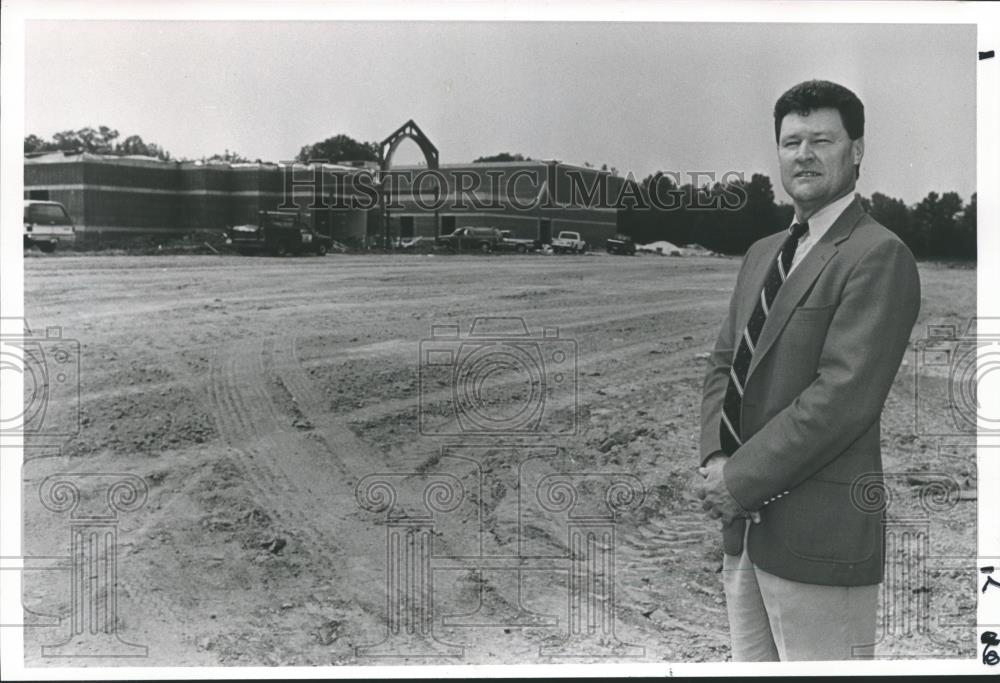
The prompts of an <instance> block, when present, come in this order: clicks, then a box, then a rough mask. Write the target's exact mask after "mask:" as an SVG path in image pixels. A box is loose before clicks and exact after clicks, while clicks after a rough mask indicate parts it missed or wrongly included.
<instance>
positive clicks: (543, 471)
mask: <svg viewBox="0 0 1000 683" xmlns="http://www.w3.org/2000/svg"><path fill="white" fill-rule="evenodd" d="M737 267H738V261H737V260H734V259H725V258H708V257H704V258H698V257H692V258H684V259H681V258H665V257H652V256H645V257H634V258H629V257H612V256H607V255H603V254H594V255H589V256H581V257H569V256H566V257H551V256H550V257H546V256H530V255H529V256H486V257H471V256H459V257H447V256H419V255H412V256H344V255H340V256H328V257H325V258H319V257H310V258H288V259H278V258H242V257H236V256H219V257H215V256H176V257H126V256H57V257H55V258H35V257H32V258H26V259H25V292H26V301H25V307H26V311H27V316H28V318H27V319H28V322H29V324H30V325H32V326H33V327H34V328H36V329H38V328H41V329H44V328H45V327H46V326H49V325H59V326H61V327H62V328H63V334H64V336H66V337H71V338H75V339H77V340H79V342H80V345H81V359H80V379H81V395H80V402H79V409H80V421H81V429H80V432H79V434H78V435H77V436H75V437H74V438H71V439H69V440H68V441H66V442H65V444H64V446H63V450H62V452H61V454H59V455H52V452H51V451H46V450H44V449H41V448H35V449H32V450H29V451H28V453H27V457H28V458H29V459H28V460H27V462H26V463H25V467H24V479H25V484H24V507H25V511H26V518H25V527H24V534H25V539H26V551H25V552H26V554H27V555H38V556H42V555H44V556H66V555H68V554H69V536H70V534H69V529H70V526H71V522H72V521H73V520H72V519H71V518H70V513H69V512H62V513H57V512H53V511H52V510H50V509H48V508H46V507H43V506H42V504H41V503H40V502H39V501H40V496H39V487H41V486H42V484H43V481H44V480H45V478H46V477H47V476H49V475H51V474H53V473H65V472H70V473H102V474H116V473H120V474H133V475H137V476H138V477H141V478H142V479H143V480H144V481H145V484H146V486H147V487H148V497H147V498H146V500H145V502H144V504H142V505H141V507H139V508H138V509H137V510H134V511H124V512H121V513H119V515H118V527H117V528H118V532H117V533H118V536H117V575H118V591H117V600H118V634H119V636H120V638H121V640H123V641H126V642H129V643H133V644H140V645H145V646H147V647H148V653H147V656H146V657H145V658H140V659H111V658H109V657H107V656H100V657H96V658H92V659H83V658H80V657H72V658H69V659H58V658H52V657H48V656H41V651H40V646H41V645H45V644H56V643H59V642H60V641H63V640H65V638H66V634H67V630H66V629H67V628H68V622H69V619H68V618H64V619H63V621H62V624H61V625H59V626H51V627H33V628H27V629H25V642H26V658H27V660H28V661H29V662H30V663H32V664H36V665H43V666H45V665H60V666H65V665H85V664H102V665H114V664H122V665H169V664H187V665H195V664H230V665H278V664H297V665H323V664H331V663H332V664H401V663H465V664H490V663H497V664H499V663H552V662H559V661H574V662H580V661H600V660H601V659H602V658H605V657H611V658H613V659H618V660H621V661H627V660H634V661H653V662H659V661H721V660H724V659H726V658H727V657H728V636H727V627H726V617H725V604H724V601H723V597H722V592H721V584H720V576H719V571H720V568H721V547H720V537H719V534H718V532H717V529H716V528H715V523H714V522H712V521H711V520H709V519H707V517H705V516H704V515H703V514H702V513H701V512H700V509H699V507H698V506H697V505H696V504H695V502H694V501H693V500H692V498H691V497H690V495H689V494H688V493H687V491H688V479H689V477H690V476H691V475H692V473H693V470H694V467H695V464H696V460H697V437H698V410H699V403H700V386H701V381H702V376H703V373H704V360H703V354H704V353H705V352H707V351H708V350H709V349H710V347H711V344H712V342H713V341H714V337H715V334H716V332H717V329H718V325H719V323H720V321H721V318H722V316H723V313H724V310H725V307H726V305H727V302H728V296H729V293H730V290H731V287H732V286H733V283H734V279H735V275H736V270H737ZM921 276H922V281H923V292H924V303H923V307H922V311H921V319H920V321H919V322H918V325H917V326H916V328H915V330H914V335H913V341H914V342H917V341H919V340H920V339H922V338H923V336H924V334H925V330H926V325H927V324H930V323H934V324H941V323H950V324H956V325H960V326H963V328H964V325H965V324H966V323H967V321H968V319H969V317H970V316H972V315H974V313H975V270H973V269H956V268H949V267H945V266H940V265H926V266H922V267H921ZM483 316H493V317H522V318H523V319H524V322H525V323H526V324H527V326H528V327H529V328H530V333H531V334H532V335H533V337H532V338H531V339H524V338H521V339H520V341H518V340H516V339H515V340H513V341H510V340H508V341H507V343H500V342H502V341H503V340H502V339H500V338H498V337H497V334H498V329H497V326H499V325H500V323H499V322H495V321H494V322H491V323H489V325H487V327H486V328H481V329H488V332H489V333H488V334H487V335H485V337H483V338H484V339H494V340H499V341H495V342H493V345H492V346H488V345H480V346H475V345H473V344H472V342H471V341H469V340H466V341H465V342H464V346H463V342H462V341H460V340H459V339H456V338H454V337H449V336H447V334H449V333H450V332H449V330H448V329H447V328H445V329H443V330H439V332H443V333H444V334H439V335H438V336H436V337H433V338H432V336H431V332H432V330H431V326H432V324H433V325H458V326H459V329H460V330H461V333H462V335H463V336H464V335H466V334H467V333H468V332H469V325H470V324H471V323H472V321H473V319H474V318H476V317H483ZM491 326H492V327H491ZM508 327H509V325H508ZM544 328H556V329H557V334H556V333H555V332H554V331H550V333H549V335H550V336H548V337H545V336H544V333H543V329H544ZM557 351H558V352H559V353H561V354H562V355H559V354H557V353H556V352H557ZM476 354H478V356H477V355H476ZM504 354H506V355H504ZM464 360H468V361H469V362H468V363H467V365H468V366H469V367H472V368H473V370H472V371H470V372H468V373H466V374H461V373H459V374H460V380H459V384H460V386H459V388H458V390H457V391H455V392H453V391H452V384H453V383H454V382H453V380H452V373H453V372H454V371H455V368H456V367H457V366H459V365H461V362H462V361H464ZM477 363H478V365H477ZM924 370H925V369H924V367H923V365H922V364H921V362H920V361H919V358H918V354H917V353H916V351H914V352H913V353H910V354H908V356H907V360H906V365H904V366H903V368H901V370H900V374H899V376H898V377H897V381H896V384H895V387H894V389H893V391H892V393H891V394H890V397H889V400H888V404H887V408H886V412H885V414H884V417H883V437H884V439H883V443H884V456H883V457H884V461H885V467H886V470H887V472H890V473H892V474H890V476H889V481H888V483H889V489H890V493H892V504H891V505H890V508H889V516H890V519H891V520H895V519H899V520H910V521H908V522H906V524H909V525H910V526H906V524H904V525H903V526H900V527H898V528H899V529H909V533H910V535H909V536H906V538H905V539H904V540H902V541H899V538H902V536H899V535H897V536H893V539H894V540H893V544H892V545H891V546H890V553H889V554H890V580H889V583H887V584H886V586H887V587H886V588H885V589H884V590H883V597H884V599H883V609H882V612H883V616H884V618H885V622H884V628H883V629H882V630H883V631H884V632H885V637H884V638H883V639H882V640H881V641H880V642H879V643H878V646H877V651H878V654H879V655H880V656H910V657H913V656H938V657H941V656H964V657H968V656H971V654H972V653H973V650H974V647H975V640H974V639H975V633H974V630H973V628H972V626H973V624H974V620H975V617H974V604H975V598H976V590H977V587H976V580H977V574H976V572H975V569H974V557H973V553H974V549H975V524H974V521H975V517H974V516H975V502H974V500H975V491H976V479H975V461H974V457H973V452H972V450H971V449H970V448H969V447H968V443H969V442H968V439H963V438H961V437H957V438H939V437H933V438H932V437H929V436H924V432H929V433H935V434H937V433H954V432H955V431H956V430H955V429H954V428H952V426H951V425H950V423H949V419H950V418H949V413H948V412H947V411H946V410H944V408H945V407H946V406H947V405H948V398H947V397H948V393H947V386H948V376H947V372H944V371H941V370H940V369H938V370H936V371H933V372H932V371H931V370H927V371H926V372H925V371H924ZM532 373H535V374H532ZM480 380H481V381H480ZM918 386H919V391H920V392H921V395H920V398H919V399H915V396H914V392H915V391H917V389H918ZM61 400H63V401H64V402H66V403H69V402H70V399H69V398H63V399H61ZM66 407H67V406H65V405H61V406H51V411H50V413H49V414H47V415H46V419H47V420H49V419H50V418H51V420H57V419H63V418H65V416H66V414H67V413H66ZM574 409H575V410H574ZM463 419H464V420H465V421H462V420H463ZM484 429H486V430H490V429H492V430H493V431H500V432H505V433H503V434H500V435H497V434H484V433H483V430H484ZM942 444H954V445H947V446H942ZM941 477H946V478H947V481H949V482H950V481H955V482H957V488H955V487H954V486H953V485H950V484H949V485H948V486H945V487H944V488H943V489H941V488H939V489H938V490H937V492H938V494H941V495H939V496H938V498H936V499H934V500H935V501H936V502H937V506H936V507H933V506H932V508H931V509H930V511H928V510H929V508H927V507H926V506H925V507H921V501H922V500H924V502H926V500H925V499H924V498H921V493H922V492H925V493H926V491H927V490H928V489H927V487H928V486H931V487H932V488H933V485H934V482H935V481H937V480H938V479H940V478H941ZM936 478H937V479H936ZM99 479H101V478H100V477H89V478H84V479H81V481H84V484H81V490H82V492H83V493H82V496H83V499H84V500H85V502H87V503H88V504H91V503H92V504H93V505H96V506H97V507H100V504H101V503H102V501H103V500H104V498H100V496H103V495H104V494H103V493H100V492H98V491H97V490H96V489H94V490H93V491H91V490H90V489H87V488H86V487H87V486H96V483H95V482H97V481H98V480H99ZM105 479H107V477H105ZM378 482H382V483H381V484H380V483H378ZM949 486H950V488H949ZM609 487H610V488H609ZM942 491H943V493H942ZM942 496H943V499H942ZM925 498H926V497H925ZM970 501H971V502H970ZM140 502H142V501H140ZM363 504H364V505H365V507H363V506H362V505H363ZM387 505H388V508H387V509H386V506H387ZM615 506H617V507H615ZM612 507H614V508H615V509H616V510H617V512H616V513H615V514H614V515H613V516H612V514H611V512H610V511H611V509H612ZM914 519H916V520H917V521H916V522H914V521H913V520H914ZM921 520H923V521H921ZM77 521H79V520H77ZM914 530H916V531H914ZM921 530H922V531H921ZM921 533H922V534H926V538H927V539H928V543H929V545H928V548H929V550H928V551H927V552H926V553H922V554H920V557H919V558H917V559H916V560H913V559H912V554H907V553H909V552H910V551H909V550H908V549H909V548H911V545H908V544H910V543H911V542H913V543H916V541H914V539H915V538H917V536H919V535H920V534H921ZM913 534H916V536H915V535H913ZM901 553H902V554H901ZM424 558H429V560H428V561H426V562H422V559H424ZM581 558H583V559H582V560H581ZM907 558H911V559H907ZM941 558H946V559H941ZM965 558H969V559H967V560H966V559H965ZM584 560H585V561H584ZM914 562H920V564H919V566H917V565H915V564H914ZM394 563H398V564H394ZM389 566H393V567H396V568H397V569H398V571H390V570H388V569H387V567H389ZM428 571H429V573H428ZM921 576H926V577H927V578H926V580H923V579H921V578H919V577H921ZM24 577H25V593H24V604H25V607H26V608H27V609H28V610H30V612H29V613H27V618H29V619H32V620H38V619H41V620H44V618H45V617H44V616H39V615H49V616H62V617H68V616H69V615H70V612H71V607H70V605H71V591H70V578H69V572H67V571H27V572H25V573H24ZM900 577H902V578H900ZM897 581H902V583H897ZM421 586H423V587H425V588H426V587H427V586H432V587H433V592H430V591H427V590H424V589H422V588H421ZM387 594H388V595H389V597H390V598H393V596H402V598H401V599H399V600H397V599H395V598H393V599H388V600H387ZM92 609H97V608H92ZM88 614H89V613H88ZM411 615H412V616H411ZM817 617H818V618H821V615H817ZM387 619H388V622H387ZM588 624H589V625H591V626H590V627H588ZM388 626H392V627H393V628H395V627H396V626H398V628H396V629H395V631H396V632H395V633H393V632H392V630H393V629H392V628H390V629H389V630H388V631H387V627H388ZM428 634H431V635H428ZM387 636H391V637H387ZM422 636H425V637H422ZM83 641H86V642H84V643H83V645H82V646H83V647H92V648H95V649H94V650H93V652H92V654H94V655H107V654H109V651H107V650H106V649H102V648H104V647H106V646H105V645H102V644H101V643H97V644H94V642H95V641H94V640H93V639H88V638H83ZM369 646H375V647H373V648H370V647H369ZM120 652H124V653H126V654H128V653H132V654H135V651H129V650H124V649H123V650H121V651H120ZM425 655H427V656H425ZM565 657H570V659H568V660H567V659H565Z"/></svg>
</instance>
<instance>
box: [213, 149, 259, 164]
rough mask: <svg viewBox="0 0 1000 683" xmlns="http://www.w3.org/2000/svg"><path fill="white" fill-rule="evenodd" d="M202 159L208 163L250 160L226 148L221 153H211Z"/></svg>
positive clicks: (233, 162) (236, 162)
mask: <svg viewBox="0 0 1000 683" xmlns="http://www.w3.org/2000/svg"><path fill="white" fill-rule="evenodd" d="M204 161H207V162H208V163H213V162H221V163H226V164H243V163H247V162H248V161H250V159H248V158H247V157H245V156H243V155H242V154H240V153H238V152H236V151H232V152H230V151H229V150H228V149H227V150H226V151H225V152H223V153H222V154H213V155H212V156H210V157H207V158H205V159H204Z"/></svg>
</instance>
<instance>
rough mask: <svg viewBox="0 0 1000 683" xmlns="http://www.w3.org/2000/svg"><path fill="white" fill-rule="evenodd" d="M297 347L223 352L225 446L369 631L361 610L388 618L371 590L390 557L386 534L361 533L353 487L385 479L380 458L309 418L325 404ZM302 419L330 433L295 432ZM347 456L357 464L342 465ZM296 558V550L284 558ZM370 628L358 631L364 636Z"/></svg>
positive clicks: (218, 401)
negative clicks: (363, 480)
mask: <svg viewBox="0 0 1000 683" xmlns="http://www.w3.org/2000/svg"><path fill="white" fill-rule="evenodd" d="M292 348H293V347H292V346H291V345H290V344H289V343H287V342H286V340H284V339H282V338H279V339H270V340H268V341H266V342H265V343H261V342H260V341H257V340H253V339H246V340H242V341H238V342H234V343H233V344H232V345H230V346H229V347H226V348H223V349H219V351H218V353H217V354H216V358H215V360H214V361H213V364H212V367H213V370H214V371H213V372H211V373H210V375H211V384H212V388H211V391H210V395H211V397H212V400H213V413H214V414H215V415H216V417H217V420H218V422H219V428H220V433H221V434H222V435H223V439H224V440H225V441H226V442H227V444H228V445H229V448H230V449H231V451H232V452H233V453H234V455H235V456H236V458H237V462H238V463H239V465H240V467H241V469H242V470H243V471H244V472H246V474H247V476H248V478H249V479H251V480H252V482H253V484H254V487H253V488H254V489H255V490H256V493H257V495H258V496H259V500H258V503H259V504H260V505H261V506H262V507H263V508H264V509H265V510H267V512H268V513H269V514H270V515H272V517H273V519H274V521H275V522H276V523H277V525H279V526H280V527H281V528H282V530H283V532H284V533H285V534H287V535H288V536H289V537H290V538H294V539H297V540H298V544H297V545H298V546H299V547H298V549H297V550H299V551H301V552H302V553H303V554H304V557H305V558H306V561H307V562H308V566H309V567H310V570H309V571H310V573H311V575H312V576H313V577H314V579H315V580H316V581H317V582H318V583H321V584H329V585H337V586H338V587H339V590H340V591H341V595H340V596H339V597H340V598H341V599H342V600H346V601H347V603H350V604H351V605H352V608H351V609H348V611H347V612H342V613H341V616H340V617H339V618H341V619H346V621H345V623H350V621H351V620H354V621H356V622H363V623H364V622H365V621H366V620H365V618H364V617H363V616H362V615H359V614H358V613H357V612H356V611H353V610H358V609H360V610H361V611H362V612H363V613H366V614H372V615H380V614H381V613H382V612H384V604H385V597H384V595H382V594H381V591H380V590H377V589H376V590H375V591H373V590H372V586H371V577H372V576H378V574H376V573H375V572H378V571H380V570H381V568H380V567H377V566H374V565H373V562H376V561H377V560H379V559H382V558H383V555H384V550H381V549H379V548H377V545H376V544H379V543H382V542H383V541H384V539H383V535H380V534H378V533H373V534H371V535H366V534H364V533H359V532H360V529H359V522H358V520H357V517H358V516H359V515H360V513H361V510H360V509H359V508H358V507H357V503H356V500H355V496H354V488H353V486H354V481H353V479H354V478H355V477H357V476H359V475H360V476H363V474H361V473H362V472H363V473H364V474H367V473H368V472H369V471H377V469H378V466H377V463H379V462H380V461H381V456H378V459H377V460H375V459H373V460H371V461H369V462H366V461H365V459H366V458H371V457H373V456H374V455H375V453H374V451H373V450H372V449H370V448H367V447H364V445H363V444H362V443H361V442H360V441H359V440H357V439H356V438H355V437H354V436H353V434H352V435H350V436H351V438H350V439H349V440H346V441H344V443H347V444H350V448H348V449H346V450H345V449H343V448H341V447H340V446H341V444H340V442H339V441H337V439H338V438H340V437H342V436H344V434H343V431H342V430H341V429H339V428H337V427H336V425H332V426H331V425H330V424H329V423H328V421H323V419H322V418H323V417H324V416H323V415H321V414H320V413H318V412H315V411H313V410H309V411H302V410H301V407H302V406H305V407H307V408H309V407H311V406H317V405H321V403H319V402H318V397H317V396H316V395H315V392H314V390H313V389H312V388H311V386H310V383H309V380H308V377H304V376H302V375H300V374H299V373H300V372H301V368H300V367H299V366H298V364H297V363H295V362H294V355H291V356H289V353H290V352H291V350H292ZM265 358H267V359H269V360H270V361H271V363H270V366H268V365H267V364H265ZM303 374H304V373H303ZM282 390H283V391H285V392H287V393H288V396H289V397H290V399H291V400H292V406H290V409H289V410H283V409H282V408H281V406H280V402H281V401H280V399H281V396H280V393H279V392H280V391H282ZM275 394H277V396H276V395H275ZM276 399H277V400H278V403H276ZM297 412H300V413H301V415H302V416H305V417H306V418H307V419H309V420H315V421H316V423H317V424H319V425H320V427H321V428H320V429H319V430H317V429H315V428H313V429H312V430H308V431H305V430H302V429H301V428H297V427H295V426H293V422H294V421H295V419H296V417H298V416H297V415H296V414H295V413H297ZM317 432H318V434H317ZM328 439H330V440H331V441H328ZM331 445H332V446H333V447H331ZM344 452H347V453H349V455H348V456H346V457H345V458H342V459H338V457H337V456H338V455H340V454H342V453H344ZM363 467H366V468H367V469H363ZM373 531H375V529H373ZM290 545H291V544H290ZM292 550H296V549H295V548H294V546H293V547H291V548H289V549H286V551H285V552H286V553H287V552H289V551H292ZM381 586H382V584H381V582H380V583H379V584H378V588H381ZM363 623H361V624H357V623H356V624H352V627H357V628H361V629H364V626H363ZM358 637H359V638H361V640H365V639H366V637H365V636H358ZM368 639H370V637H368ZM343 646H344V645H343V644H342V645H341V647H343Z"/></svg>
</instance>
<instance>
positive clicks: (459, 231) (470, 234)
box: [435, 227, 503, 254]
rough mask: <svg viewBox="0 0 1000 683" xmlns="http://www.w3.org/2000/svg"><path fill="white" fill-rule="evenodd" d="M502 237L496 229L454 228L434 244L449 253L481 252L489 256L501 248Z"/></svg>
mask: <svg viewBox="0 0 1000 683" xmlns="http://www.w3.org/2000/svg"><path fill="white" fill-rule="evenodd" d="M502 243H503V237H502V236H501V235H500V231H499V230H497V229H496V228H480V227H466V228H456V229H455V231H454V232H452V233H451V234H450V235H441V236H440V237H438V238H437V239H436V240H435V244H437V245H438V246H439V247H444V248H445V249H448V250H450V251H454V252H460V251H481V252H483V253H484V254H489V253H490V252H492V251H496V250H497V249H500V248H501V245H502Z"/></svg>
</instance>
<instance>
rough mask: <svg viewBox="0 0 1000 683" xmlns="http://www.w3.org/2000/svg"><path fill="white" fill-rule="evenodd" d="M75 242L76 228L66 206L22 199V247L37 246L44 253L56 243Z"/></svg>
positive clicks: (50, 249) (52, 248)
mask: <svg viewBox="0 0 1000 683" xmlns="http://www.w3.org/2000/svg"><path fill="white" fill-rule="evenodd" d="M74 242H76V229H75V228H74V227H73V219H72V218H70V217H69V213H68V212H67V211H66V207H65V206H63V205H62V204H60V203H59V202H44V201H41V200H37V199H25V200H24V248H25V249H30V248H31V247H38V248H39V250H41V251H43V252H45V253H46V254H51V253H52V252H54V251H55V250H56V245H58V244H73V243H74Z"/></svg>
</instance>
